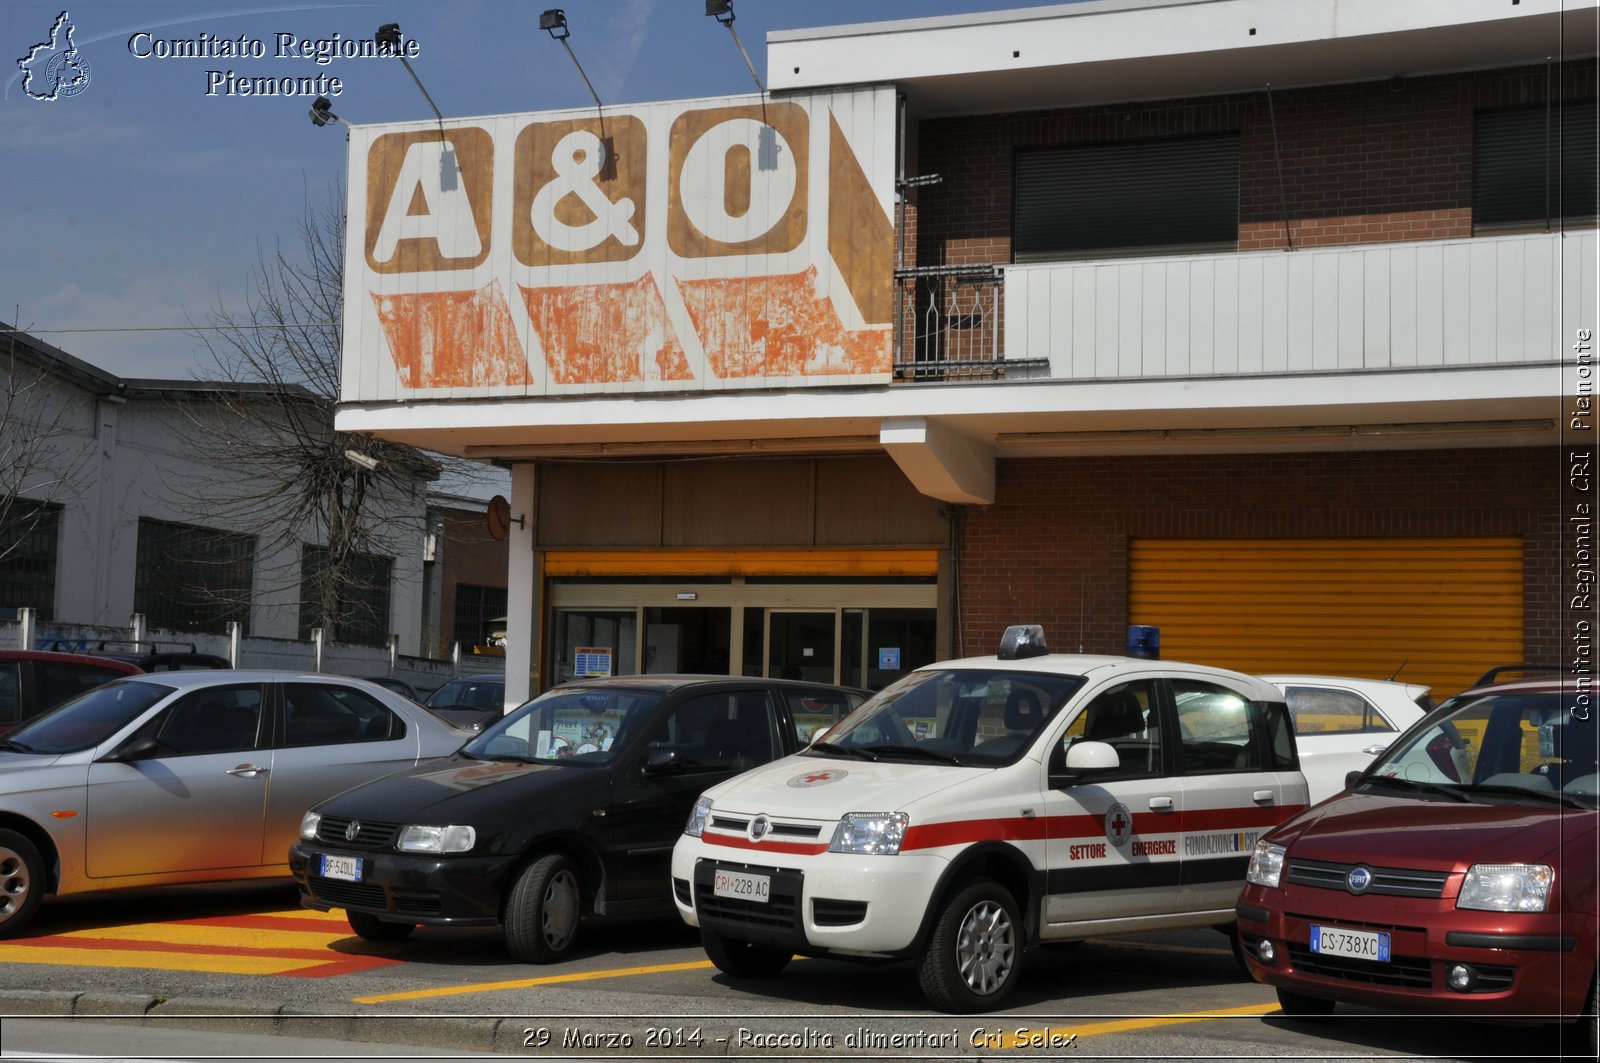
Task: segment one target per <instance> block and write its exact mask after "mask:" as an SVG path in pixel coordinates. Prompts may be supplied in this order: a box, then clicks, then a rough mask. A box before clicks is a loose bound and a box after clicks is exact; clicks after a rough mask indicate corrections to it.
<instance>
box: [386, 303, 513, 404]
mask: <svg viewBox="0 0 1600 1063" xmlns="http://www.w3.org/2000/svg"><path fill="white" fill-rule="evenodd" d="M372 301H373V303H374V304H376V305H377V308H378V321H379V322H380V323H381V324H382V325H383V333H384V336H385V337H386V338H387V339H388V341H389V354H390V356H391V357H392V358H393V359H394V367H395V369H396V371H397V372H398V373H399V375H400V386H401V387H407V388H449V387H511V386H516V385H525V384H527V383H528V357H527V355H526V354H525V353H524V352H523V349H522V343H521V342H520V341H519V340H518V339H517V333H516V329H515V328H514V327H513V326H512V323H511V308H510V307H509V306H507V305H506V298H505V295H504V293H502V292H501V290H500V282H499V281H490V282H489V283H488V284H487V285H485V286H484V287H482V288H479V289H478V290H477V291H472V292H419V293H416V294H413V295H378V294H376V293H374V294H373V296H372Z"/></svg>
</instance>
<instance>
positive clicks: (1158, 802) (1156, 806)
mask: <svg viewBox="0 0 1600 1063" xmlns="http://www.w3.org/2000/svg"><path fill="white" fill-rule="evenodd" d="M1150 811H1152V812H1171V811H1172V798H1170V797H1152V798H1151V799H1150Z"/></svg>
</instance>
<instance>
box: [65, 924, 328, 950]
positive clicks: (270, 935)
mask: <svg viewBox="0 0 1600 1063" xmlns="http://www.w3.org/2000/svg"><path fill="white" fill-rule="evenodd" d="M56 936H57V937H63V938H89V939H92V940H99V941H145V942H150V943H152V944H158V945H221V946H225V947H231V948H241V949H322V948H327V947H328V945H329V943H331V942H334V941H339V940H341V939H343V938H347V937H349V936H350V932H349V930H345V931H344V932H343V933H336V932H333V931H316V930H259V929H257V928H255V927H238V926H188V925H184V924H182V923H133V924H129V925H127V926H108V927H97V928H95V929H93V930H69V931H67V932H66V933H65V934H58V935H56Z"/></svg>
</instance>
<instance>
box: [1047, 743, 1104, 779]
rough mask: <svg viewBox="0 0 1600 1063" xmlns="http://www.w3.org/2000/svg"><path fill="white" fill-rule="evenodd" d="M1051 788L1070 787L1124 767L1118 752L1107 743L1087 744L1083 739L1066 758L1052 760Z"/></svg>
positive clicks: (1057, 756)
mask: <svg viewBox="0 0 1600 1063" xmlns="http://www.w3.org/2000/svg"><path fill="white" fill-rule="evenodd" d="M1051 760H1052V763H1051V765H1050V786H1051V787H1052V788H1059V787H1062V786H1070V785H1072V784H1073V783H1075V782H1077V781H1078V780H1079V779H1081V778H1082V777H1084V776H1086V775H1101V774H1104V773H1105V772H1109V771H1116V770H1117V769H1118V768H1120V767H1122V759H1121V758H1120V757H1118V756H1117V751H1116V749H1115V748H1113V747H1112V746H1110V745H1108V744H1107V743H1105V742H1085V741H1082V740H1081V739H1080V740H1079V741H1076V742H1074V743H1072V745H1071V746H1069V747H1068V748H1067V752H1066V756H1065V757H1061V755H1060V754H1057V755H1056V756H1055V757H1052V758H1051Z"/></svg>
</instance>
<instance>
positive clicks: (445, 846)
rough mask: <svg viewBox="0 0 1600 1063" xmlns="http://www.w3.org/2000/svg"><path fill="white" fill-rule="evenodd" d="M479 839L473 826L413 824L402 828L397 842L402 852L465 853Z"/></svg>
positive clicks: (397, 846)
mask: <svg viewBox="0 0 1600 1063" xmlns="http://www.w3.org/2000/svg"><path fill="white" fill-rule="evenodd" d="M477 840H478V832H477V830H476V829H474V828H472V827H464V826H450V827H428V826H423V825H421V824H412V825H411V826H408V827H402V828H401V829H400V840H399V842H397V843H396V848H398V849H399V850H400V851H401V852H402V853H464V852H466V851H467V850H468V849H471V848H472V845H473V843H474V842H476V841H477Z"/></svg>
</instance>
